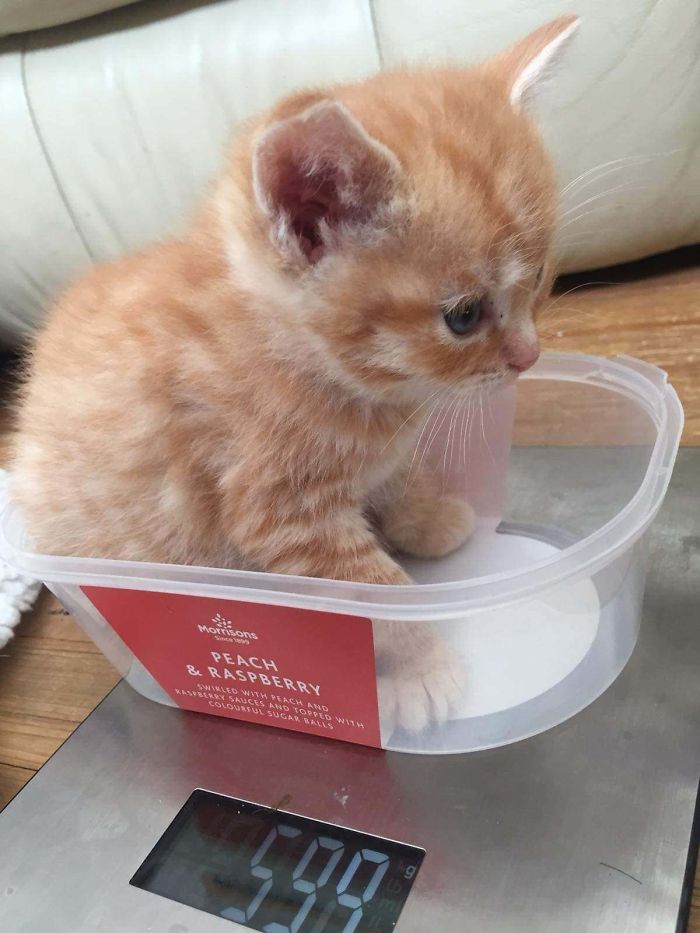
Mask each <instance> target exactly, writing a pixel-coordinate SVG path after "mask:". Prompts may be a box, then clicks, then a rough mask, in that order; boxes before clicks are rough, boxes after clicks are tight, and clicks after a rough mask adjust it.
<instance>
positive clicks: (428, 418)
mask: <svg viewBox="0 0 700 933" xmlns="http://www.w3.org/2000/svg"><path fill="white" fill-rule="evenodd" d="M440 402H441V399H440V398H438V399H437V400H436V401H435V402H433V406H432V408H431V409H430V411H429V412H428V414H427V416H426V419H425V423H424V424H423V427H422V428H421V432H420V434H419V435H418V438H417V439H416V444H415V447H414V450H413V456H412V457H411V462H410V464H409V467H408V472H407V473H406V484H405V486H404V495H405V494H406V490H407V489H408V486H409V483H410V481H411V474H412V473H413V465H414V463H415V460H416V457H417V456H418V451H419V450H420V445H421V441H422V440H423V435H424V434H425V431H426V428H427V427H428V425H429V424H430V422H431V420H432V418H433V415H434V414H435V412H436V411H437V409H438V407H439V405H440Z"/></svg>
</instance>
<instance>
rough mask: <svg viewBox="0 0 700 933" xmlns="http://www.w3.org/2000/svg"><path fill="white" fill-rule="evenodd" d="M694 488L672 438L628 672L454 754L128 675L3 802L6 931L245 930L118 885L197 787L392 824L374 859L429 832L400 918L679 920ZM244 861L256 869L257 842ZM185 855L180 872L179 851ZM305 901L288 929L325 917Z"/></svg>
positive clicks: (686, 811)
mask: <svg viewBox="0 0 700 933" xmlns="http://www.w3.org/2000/svg"><path fill="white" fill-rule="evenodd" d="M699 485H700V452H696V451H682V452H681V455H680V457H679V460H678V463H677V467H676V472H675V475H674V479H673V482H672V485H671V489H670V491H669V495H668V499H667V501H666V504H665V506H664V509H663V512H662V515H661V516H660V518H659V519H658V521H657V523H656V525H655V528H654V531H653V536H652V549H651V555H652V556H651V571H650V576H649V581H648V587H647V595H646V602H645V610H644V621H643V625H642V634H641V637H640V642H639V646H638V648H637V650H636V652H635V654H634V656H633V658H632V660H631V662H630V664H629V665H628V667H627V669H626V670H625V671H624V673H623V674H622V676H621V677H620V678H619V680H618V681H617V682H616V683H615V684H614V685H613V686H612V687H611V688H610V689H609V690H608V691H607V692H606V693H605V694H604V695H603V697H601V698H600V699H599V700H598V701H596V702H595V703H594V704H593V705H592V706H590V707H589V708H588V709H586V710H585V711H584V712H582V713H580V714H579V715H578V716H576V717H575V718H574V719H572V720H570V721H569V722H567V723H565V724H564V725H562V726H560V727H558V728H556V729H553V730H551V731H550V732H547V733H545V734H543V735H540V736H537V737H535V738H532V739H530V740H528V741H525V742H520V743H518V744H516V745H512V746H509V747H505V748H499V749H495V750H492V751H488V752H480V753H477V754H472V755H458V756H452V757H450V756H448V757H430V756H426V757H421V756H408V755H400V754H390V753H382V752H378V751H374V750H372V749H366V748H362V747H359V746H353V745H347V744H344V743H340V742H331V741H327V740H324V739H321V738H315V737H311V736H304V735H298V734H293V733H287V732H284V731H282V730H279V731H278V730H274V729H269V728H265V727H259V726H254V725H247V724H243V723H236V722H233V721H230V720H225V719H216V718H213V717H206V716H201V715H197V714H194V713H183V712H180V711H178V710H174V709H168V708H165V707H161V706H158V705H156V704H154V703H150V702H149V701H147V700H145V699H143V698H142V697H140V696H139V695H138V694H136V693H134V692H133V691H132V690H131V689H130V688H129V687H128V686H126V685H125V684H120V685H118V686H117V687H116V689H115V690H114V691H113V692H112V693H111V694H110V695H109V696H108V697H107V699H106V700H105V701H104V702H103V703H102V704H101V705H100V706H99V707H98V708H97V710H96V711H95V712H94V713H93V714H92V715H91V716H89V717H88V719H87V720H86V721H85V722H84V723H83V725H82V726H80V728H79V729H78V730H77V731H76V732H75V734H74V735H73V736H72V738H71V739H69V740H68V742H66V743H65V745H63V747H62V748H61V749H60V750H59V751H58V752H57V753H56V754H55V755H54V756H53V758H51V759H50V761H49V762H48V763H47V764H46V765H45V766H44V767H43V768H42V769H41V771H40V772H39V773H38V774H37V776H36V777H35V778H34V779H33V780H32V781H31V782H30V783H29V784H28V785H27V787H26V788H25V789H24V790H23V791H22V792H21V793H20V794H19V795H18V796H17V797H16V798H15V799H14V800H13V801H12V802H11V803H10V804H9V805H8V807H7V808H6V809H5V810H4V811H3V813H2V815H0V930H2V931H3V933H142V931H143V933H146V931H153V933H210V931H211V933H229V931H233V930H243V929H245V928H244V927H243V926H241V925H240V924H238V923H236V922H235V921H232V920H230V919H222V918H221V917H219V916H214V915H212V914H210V913H205V912H202V910H198V909H195V908H194V907H191V906H186V905H184V904H181V903H178V902H176V901H174V900H170V899H167V898H165V897H162V896H159V895H158V894H154V893H152V892H151V891H149V890H143V889H141V888H138V887H135V886H134V885H130V883H129V882H130V879H132V876H134V874H135V872H137V870H138V869H139V866H141V864H142V863H143V862H144V859H146V857H147V856H148V854H149V852H150V851H151V849H152V848H153V847H154V846H155V845H156V843H157V842H158V840H159V838H160V837H161V836H162V835H163V833H164V832H165V831H166V829H167V827H168V826H169V824H170V823H171V821H173V819H174V818H175V816H176V814H178V811H180V809H181V807H183V805H184V804H185V802H186V801H187V800H188V798H189V797H190V794H191V793H192V792H193V790H194V789H196V788H205V789H207V790H209V791H213V792H216V793H218V794H222V795H230V796H232V797H236V798H242V799H243V800H246V801H252V802H253V803H256V804H260V805H263V806H264V807H270V808H276V809H277V810H278V811H279V819H280V820H285V821H287V822H290V821H293V820H294V819H295V818H292V817H290V818H287V817H286V816H285V815H284V814H285V812H289V813H292V814H301V815H302V816H304V817H310V818H312V819H314V820H320V821H324V822H325V823H327V824H330V825H329V826H327V827H325V828H322V831H323V832H324V833H325V834H326V836H327V837H334V834H336V835H337V834H338V833H341V832H342V831H341V830H338V829H337V827H339V826H342V827H349V828H350V829H352V830H356V831H359V832H360V833H366V834H370V835H371V836H373V837H384V839H379V840H377V842H376V844H375V843H374V842H373V841H372V840H369V842H368V841H367V838H366V837H362V838H360V837H357V838H358V839H360V842H358V843H357V846H365V848H364V849H361V851H362V852H363V853H364V855H363V856H362V858H365V859H369V860H370V861H371V859H374V863H373V864H376V865H379V864H380V863H381V860H382V858H384V856H382V855H376V854H375V855H372V853H373V852H374V849H375V848H376V849H377V850H381V849H382V847H383V846H384V845H385V839H390V840H398V841H399V842H401V843H406V844H410V845H412V846H416V847H420V848H421V849H424V850H425V853H426V854H425V858H424V860H423V862H422V865H421V866H420V868H419V870H418V871H417V873H415V868H411V867H410V865H409V868H408V869H406V872H407V873H411V880H412V886H411V887H410V890H408V891H407V892H406V891H404V893H403V894H401V895H400V896H401V897H404V896H405V895H406V893H407V897H406V900H405V903H404V905H403V910H402V912H401V913H400V916H399V920H398V924H397V926H396V929H397V930H398V933H427V931H434V933H471V931H475V933H476V931H478V933H515V931H517V933H530V931H533V933H535V931H536V933H627V931H629V933H674V931H676V930H677V929H682V924H683V918H684V915H685V906H684V903H683V901H684V893H683V892H684V890H685V891H686V892H687V890H688V883H689V880H690V874H691V870H692V849H693V846H692V845H691V826H692V822H693V813H694V809H695V805H696V797H697V790H698V775H699V774H700V734H699V730H698V709H699V707H700V630H699V629H698V623H699V622H700V599H699V593H700V528H699V527H698V488H699ZM253 812H257V811H256V810H255V808H253ZM261 812H263V813H264V814H267V816H268V817H269V816H270V811H261ZM272 818H273V819H276V818H277V816H276V810H273V812H272ZM302 824H303V825H306V824H304V821H301V823H300V825H302ZM295 825H296V824H295ZM313 825H314V826H315V825H316V824H313ZM299 831H300V830H299ZM312 831H313V832H315V831H316V830H314V829H313V826H312ZM320 831H321V830H319V832H320ZM285 832H288V834H290V835H291V834H293V832H296V830H293V829H288V830H286V831H285ZM272 835H274V833H273V834H272ZM272 835H271V836H270V837H269V838H268V839H267V842H265V845H267V846H268V849H267V850H265V851H266V852H267V853H268V854H269V853H270V852H272V847H273V846H274V845H276V842H273V843H269V839H271V838H272ZM277 835H278V836H279V833H278V834H277ZM350 835H352V834H350ZM178 838H179V839H180V841H182V837H178ZM266 838H267V837H266ZM318 838H321V836H319V837H318ZM324 838H325V836H324ZM268 843H269V845H268ZM326 844H327V846H330V847H331V848H332V847H333V846H335V845H336V844H335V842H332V840H331V842H327V843H326ZM188 845H189V844H188ZM313 845H316V843H312V848H313ZM387 845H388V844H387ZM181 848H182V847H181ZM263 848H264V846H263ZM185 849H186V851H185V858H187V857H188V853H189V854H190V855H192V861H191V866H190V868H189V872H191V873H193V874H196V872H197V870H198V866H197V863H196V858H195V857H194V855H193V853H194V850H190V849H187V846H185ZM316 849H318V845H316ZM159 851H160V850H159ZM260 851H262V849H261V850H260ZM309 851H311V849H309ZM314 851H315V850H314ZM358 851H360V849H359V848H358ZM689 852H690V853H691V854H689ZM264 854H265V853H263V855H264ZM255 858H257V860H258V861H257V864H258V866H259V867H258V873H257V876H256V877H257V878H258V879H261V880H260V881H258V882H256V883H257V884H266V883H267V882H266V881H265V879H266V878H267V877H271V870H270V869H267V868H265V867H264V866H265V864H266V858H264V857H262V856H260V853H258V855H257V856H256V857H255ZM357 859H360V856H356V859H355V861H356V863H357V864H359V862H357ZM360 860H361V859H360ZM254 862H255V859H251V862H250V864H251V865H253V864H254ZM307 863H308V859H307ZM408 864H409V863H408V862H402V863H401V864H400V868H401V870H402V871H403V870H404V866H405V865H408ZM392 865H394V863H392ZM183 866H184V868H183ZM365 867H367V866H365ZM369 868H370V870H371V871H374V868H373V867H372V865H370V866H369ZM179 870H180V871H181V875H180V877H181V879H182V884H183V891H184V888H185V887H186V886H187V878H188V875H189V872H188V869H187V862H186V861H185V862H182V861H181V863H180V869H179ZM377 870H378V869H377ZM383 870H384V869H382V871H383ZM371 871H370V874H371ZM266 872H267V874H266ZM380 873H381V872H380ZM302 874H303V872H302ZM350 874H352V872H350ZM348 877H349V875H348ZM367 877H369V876H367ZM372 877H374V876H373V875H372ZM387 877H389V876H388V875H387ZM217 883H224V882H220V879H219V880H218V881H217ZM304 890H311V887H308V886H307V888H306V889H304ZM367 892H369V887H368V886H367V884H365V896H367V898H368V900H371V897H369V895H368V893H367ZM219 893H220V892H219ZM253 893H254V892H253ZM183 896H184V895H183ZM309 897H310V898H311V900H313V897H312V896H311V895H309ZM357 903H359V899H358V900H357ZM389 906H391V905H389ZM236 909H238V908H236ZM370 914H371V911H370V910H369V908H368V912H367V916H370ZM229 916H231V914H230V913H229ZM233 916H237V914H235V913H234V914H233ZM348 916H349V915H348ZM309 918H310V919H309V924H308V925H307V924H306V921H305V922H304V925H301V926H300V928H299V933H310V931H311V930H312V929H313V930H317V929H318V930H319V931H320V930H321V929H324V927H323V925H322V923H321V921H318V922H316V923H315V926H314V925H313V922H312V918H311V915H309ZM343 922H345V921H343ZM353 922H356V921H353ZM383 923H386V918H385V920H381V918H380V919H378V920H376V923H375V926H374V927H373V926H372V925H371V922H370V921H369V920H368V922H367V923H366V924H364V925H363V922H358V923H357V925H356V929H357V930H358V933H361V931H362V930H364V929H378V930H381V929H384V928H386V926H383V925H382V924H383ZM677 924H680V925H679V926H677ZM307 926H308V931H307ZM268 928H269V930H270V931H272V933H280V931H282V930H284V929H288V927H286V926H285V925H284V923H283V922H274V923H271V924H270V925H269V927H268ZM351 928H352V926H351V924H350V923H349V921H348V923H346V925H345V927H343V926H342V925H337V926H329V927H328V929H329V930H331V929H332V930H333V931H335V930H336V929H337V930H339V931H342V930H343V929H347V930H348V931H349V930H350V929H351Z"/></svg>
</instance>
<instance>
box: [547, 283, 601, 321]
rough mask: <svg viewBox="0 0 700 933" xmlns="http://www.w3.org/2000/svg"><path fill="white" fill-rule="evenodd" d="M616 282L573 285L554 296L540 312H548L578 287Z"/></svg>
mask: <svg viewBox="0 0 700 933" xmlns="http://www.w3.org/2000/svg"><path fill="white" fill-rule="evenodd" d="M617 284H618V283H617V282H581V284H580V285H574V287H573V288H569V289H567V291H565V292H564V293H563V294H561V295H559V296H557V298H555V299H554V301H550V303H549V304H548V305H547V306H546V307H544V308H543V309H542V311H541V312H540V314H549V313H550V312H551V310H552V308H554V307H555V306H556V305H558V304H559V302H560V301H562V300H563V299H564V298H566V296H567V295H570V294H571V293H572V292H577V291H578V290H579V289H580V288H588V287H589V286H591V285H617Z"/></svg>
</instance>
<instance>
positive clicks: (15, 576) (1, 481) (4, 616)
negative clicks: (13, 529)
mask: <svg viewBox="0 0 700 933" xmlns="http://www.w3.org/2000/svg"><path fill="white" fill-rule="evenodd" d="M6 483H7V473H6V472H5V470H0V490H4V488H5V485H6ZM40 589H41V583H39V582H37V581H36V580H32V579H31V578H30V577H25V576H24V574H22V573H18V572H17V571H16V570H13V569H12V568H11V567H8V565H7V564H6V563H5V561H4V560H2V558H0V648H2V647H4V646H5V645H6V644H7V643H8V641H9V640H10V639H11V638H12V635H13V629H14V627H15V626H16V625H17V623H18V622H19V620H20V619H21V617H22V613H23V612H25V611H26V610H27V609H31V607H32V606H33V605H34V602H35V600H36V598H37V596H38V595H39V590H40Z"/></svg>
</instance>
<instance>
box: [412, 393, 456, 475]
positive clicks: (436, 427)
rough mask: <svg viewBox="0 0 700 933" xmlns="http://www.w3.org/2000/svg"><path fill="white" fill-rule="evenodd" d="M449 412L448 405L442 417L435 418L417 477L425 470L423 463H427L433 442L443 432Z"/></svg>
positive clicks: (419, 462)
mask: <svg viewBox="0 0 700 933" xmlns="http://www.w3.org/2000/svg"><path fill="white" fill-rule="evenodd" d="M449 411H450V406H449V405H447V404H446V405H445V408H444V411H443V413H442V416H439V415H438V416H437V417H436V418H435V421H434V423H433V429H432V431H431V432H430V434H429V436H428V440H427V441H426V443H425V447H424V448H423V452H422V453H421V456H420V460H419V461H418V466H417V467H416V475H417V476H418V475H420V471H421V470H422V468H423V463H424V462H425V458H426V457H427V456H428V453H429V451H430V448H431V447H432V446H433V442H434V440H435V438H436V437H437V436H438V435H439V434H440V431H441V430H442V426H443V425H444V423H445V421H446V419H447V415H448V413H449Z"/></svg>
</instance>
